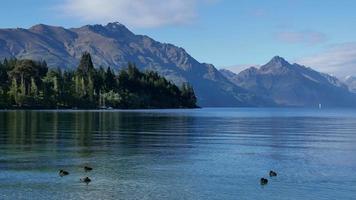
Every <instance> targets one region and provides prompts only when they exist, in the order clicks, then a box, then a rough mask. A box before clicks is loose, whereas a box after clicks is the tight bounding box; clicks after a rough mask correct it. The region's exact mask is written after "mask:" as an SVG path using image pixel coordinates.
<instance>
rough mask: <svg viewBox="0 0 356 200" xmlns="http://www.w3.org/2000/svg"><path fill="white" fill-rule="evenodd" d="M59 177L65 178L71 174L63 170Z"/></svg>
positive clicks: (60, 171)
mask: <svg viewBox="0 0 356 200" xmlns="http://www.w3.org/2000/svg"><path fill="white" fill-rule="evenodd" d="M58 174H59V176H60V177H63V176H68V175H69V172H67V171H64V170H63V169H61V170H59V173H58Z"/></svg>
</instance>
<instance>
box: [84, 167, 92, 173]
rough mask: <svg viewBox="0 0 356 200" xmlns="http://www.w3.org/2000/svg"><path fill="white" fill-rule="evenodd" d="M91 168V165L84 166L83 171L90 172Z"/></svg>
mask: <svg viewBox="0 0 356 200" xmlns="http://www.w3.org/2000/svg"><path fill="white" fill-rule="evenodd" d="M92 170H93V168H92V167H88V166H85V167H84V171H85V172H90V171H92Z"/></svg>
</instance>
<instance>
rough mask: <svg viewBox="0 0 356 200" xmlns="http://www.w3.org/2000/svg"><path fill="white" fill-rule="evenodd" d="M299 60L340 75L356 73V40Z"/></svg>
mask: <svg viewBox="0 0 356 200" xmlns="http://www.w3.org/2000/svg"><path fill="white" fill-rule="evenodd" d="M297 62H298V63H300V64H303V65H306V66H310V67H312V68H314V69H317V70H320V71H322V72H326V73H329V74H333V75H335V76H338V77H344V76H347V75H356V42H349V43H343V44H338V45H333V46H331V47H329V48H327V49H326V50H325V51H323V52H321V53H318V54H316V55H312V56H308V57H305V58H301V59H299V60H297Z"/></svg>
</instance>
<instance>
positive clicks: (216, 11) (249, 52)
mask: <svg viewBox="0 0 356 200" xmlns="http://www.w3.org/2000/svg"><path fill="white" fill-rule="evenodd" d="M1 3H2V9H1V10H2V11H1V12H0V17H1V19H2V20H1V21H0V27H1V28H8V27H25V28H28V27H30V26H32V25H34V24H38V23H44V24H50V25H59V26H64V27H77V26H82V25H84V24H93V23H102V24H106V23H107V22H110V21H118V22H121V23H123V24H125V25H126V26H128V27H129V28H130V29H131V30H133V31H134V32H135V33H138V34H146V35H149V36H151V37H153V38H154V39H156V40H159V41H161V42H169V43H173V44H175V45H178V46H181V47H183V48H185V49H186V50H187V51H188V52H189V53H190V54H191V55H192V56H193V57H195V58H196V59H198V60H199V61H201V62H208V63H212V64H214V65H215V66H217V67H218V68H221V67H229V68H230V69H233V70H235V71H238V70H240V69H241V67H246V66H249V65H258V64H264V63H266V62H267V61H268V60H269V59H271V57H273V56H274V55H280V56H282V57H285V58H286V59H287V60H289V61H291V62H299V63H301V64H305V65H308V66H311V67H313V68H316V69H318V70H320V71H323V72H327V73H331V74H335V75H337V76H345V75H356V28H355V27H356V12H355V11H354V9H355V8H356V1H351V0H339V1H334V0H273V1H267V0H165V1H163V0H140V1H139V0H136V1H135V0H90V1H89V0H26V1H23V0H2V2H1ZM232 66H234V67H232Z"/></svg>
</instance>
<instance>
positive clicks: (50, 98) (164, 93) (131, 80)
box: [0, 53, 197, 109]
mask: <svg viewBox="0 0 356 200" xmlns="http://www.w3.org/2000/svg"><path fill="white" fill-rule="evenodd" d="M196 101H197V99H196V97H195V93H194V90H193V88H192V87H191V86H190V85H188V84H183V85H182V87H181V88H178V87H177V86H176V85H174V84H173V83H172V82H170V81H168V80H166V79H165V78H163V77H162V76H160V75H159V74H158V73H156V72H152V71H148V72H140V71H139V70H138V68H137V67H136V66H135V65H134V64H132V63H128V66H127V67H126V68H125V69H124V70H121V71H119V72H118V74H115V72H114V71H113V70H112V69H111V68H110V67H109V68H107V70H105V69H104V68H103V67H100V68H99V69H95V68H94V65H93V62H92V60H91V55H90V54H89V53H84V54H83V56H82V59H81V61H80V64H79V66H78V68H77V70H76V71H65V72H62V71H61V70H60V69H48V67H47V64H46V62H44V61H43V62H36V61H33V60H16V59H11V60H7V59H5V60H4V61H3V62H0V109H4V108H109V107H112V108H122V109H127V108H130V109H138V108H195V107H196Z"/></svg>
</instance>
